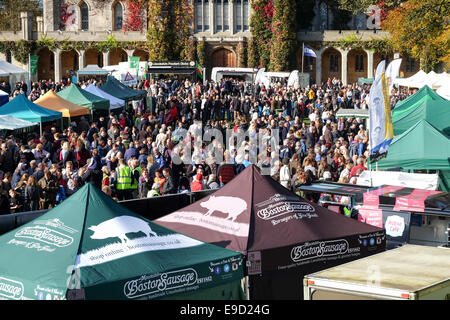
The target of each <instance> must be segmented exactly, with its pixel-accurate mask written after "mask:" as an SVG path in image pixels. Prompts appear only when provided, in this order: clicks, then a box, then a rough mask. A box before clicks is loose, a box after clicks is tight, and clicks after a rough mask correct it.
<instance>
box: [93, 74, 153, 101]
mask: <svg viewBox="0 0 450 320" xmlns="http://www.w3.org/2000/svg"><path fill="white" fill-rule="evenodd" d="M100 89H101V90H103V91H105V92H106V93H108V94H110V95H112V96H114V97H116V98H119V99H122V100H125V101H127V102H128V101H132V100H138V99H142V98H145V97H146V96H147V91H145V90H133V89H131V88H129V87H127V86H126V85H124V84H123V83H121V82H120V81H119V80H117V79H116V78H114V77H112V76H109V77H108V80H107V81H106V82H105V83H104V84H103V85H101V86H100Z"/></svg>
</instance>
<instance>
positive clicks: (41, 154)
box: [31, 143, 50, 164]
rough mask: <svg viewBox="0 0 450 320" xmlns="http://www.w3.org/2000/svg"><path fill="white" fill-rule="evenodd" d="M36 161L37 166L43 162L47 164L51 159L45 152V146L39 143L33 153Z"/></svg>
mask: <svg viewBox="0 0 450 320" xmlns="http://www.w3.org/2000/svg"><path fill="white" fill-rule="evenodd" d="M31 152H32V153H33V155H34V158H35V159H36V164H39V163H41V162H42V161H44V162H46V161H47V160H48V159H50V153H49V152H48V151H46V150H44V146H43V145H42V143H38V144H37V145H36V148H35V149H33V150H32V151H31Z"/></svg>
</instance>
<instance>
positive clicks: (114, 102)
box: [84, 83, 125, 111]
mask: <svg viewBox="0 0 450 320" xmlns="http://www.w3.org/2000/svg"><path fill="white" fill-rule="evenodd" d="M84 90H86V91H87V92H90V93H92V94H95V95H96V96H99V97H101V98H103V99H106V100H109V111H111V110H113V109H119V108H123V106H124V105H125V100H122V99H119V98H116V97H114V96H113V95H110V94H109V93H106V92H105V91H103V90H101V89H100V88H99V87H97V86H96V85H94V84H92V83H91V84H90V85H88V86H87V87H86V88H85V89H84Z"/></svg>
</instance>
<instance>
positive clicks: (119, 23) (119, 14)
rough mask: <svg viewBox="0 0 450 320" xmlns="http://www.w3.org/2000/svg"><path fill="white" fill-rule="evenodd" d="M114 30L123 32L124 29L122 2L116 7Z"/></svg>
mask: <svg viewBox="0 0 450 320" xmlns="http://www.w3.org/2000/svg"><path fill="white" fill-rule="evenodd" d="M113 10H114V30H122V27H123V8H122V4H121V3H120V2H117V3H116V4H115V5H114V8H113Z"/></svg>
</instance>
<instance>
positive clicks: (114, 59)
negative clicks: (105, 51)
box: [109, 48, 128, 66]
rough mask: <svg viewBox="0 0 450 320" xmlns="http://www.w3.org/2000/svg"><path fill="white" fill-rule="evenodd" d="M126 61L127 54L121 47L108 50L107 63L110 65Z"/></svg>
mask: <svg viewBox="0 0 450 320" xmlns="http://www.w3.org/2000/svg"><path fill="white" fill-rule="evenodd" d="M126 61H128V54H127V53H126V51H125V50H123V49H121V48H116V49H114V50H112V51H110V52H109V63H110V65H112V66H115V65H118V64H119V62H126Z"/></svg>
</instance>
